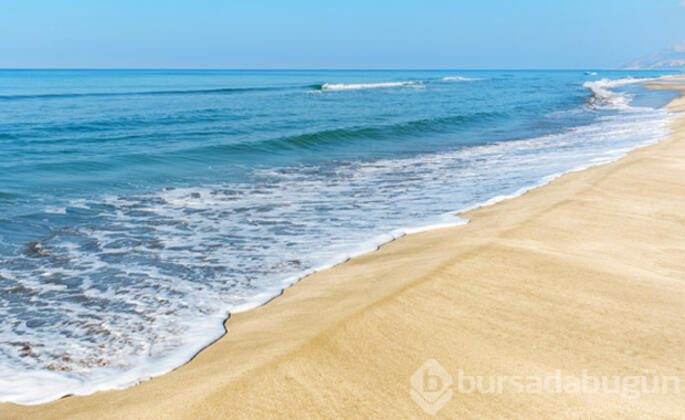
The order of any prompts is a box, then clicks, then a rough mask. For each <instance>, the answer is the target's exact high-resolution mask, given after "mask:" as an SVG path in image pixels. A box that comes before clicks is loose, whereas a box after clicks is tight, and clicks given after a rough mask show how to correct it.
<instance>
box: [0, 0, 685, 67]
mask: <svg viewBox="0 0 685 420" xmlns="http://www.w3.org/2000/svg"><path fill="white" fill-rule="evenodd" d="M684 1H685V0H518V1H517V0H451V1H449V0H422V1H419V0H393V1H387V0H376V1H374V0H344V1H343V0H320V1H313V0H311V1H310V0H281V1H276V0H224V1H219V0H196V1H180V0H165V1H162V0H147V1H146V0H138V1H132V0H117V1H112V0H100V1H96V0H40V1H38V0H0V67H3V68H19V67H30V68H39V67H78V68H101V67H106V68H178V67H180V68H609V67H617V66H620V65H621V64H623V63H626V62H628V61H630V60H632V59H634V58H636V57H639V56H642V55H645V54H648V53H650V52H652V51H655V50H659V49H662V48H666V47H670V46H673V45H676V44H679V43H682V42H683V41H685V6H684V5H683V2H684Z"/></svg>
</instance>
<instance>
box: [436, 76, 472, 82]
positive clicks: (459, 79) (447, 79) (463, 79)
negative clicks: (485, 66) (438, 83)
mask: <svg viewBox="0 0 685 420" xmlns="http://www.w3.org/2000/svg"><path fill="white" fill-rule="evenodd" d="M441 80H442V81H443V82H475V81H476V80H482V79H481V78H479V77H464V76H445V77H443V78H442V79H441Z"/></svg>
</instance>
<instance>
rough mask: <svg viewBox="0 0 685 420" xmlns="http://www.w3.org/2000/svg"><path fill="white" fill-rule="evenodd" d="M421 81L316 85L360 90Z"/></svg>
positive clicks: (412, 83) (416, 83) (398, 85)
mask: <svg viewBox="0 0 685 420" xmlns="http://www.w3.org/2000/svg"><path fill="white" fill-rule="evenodd" d="M421 85H423V82H419V81H406V82H381V83H350V84H345V83H324V84H322V85H316V86H315V87H316V88H318V89H319V90H360V89H379V88H393V87H406V86H421Z"/></svg>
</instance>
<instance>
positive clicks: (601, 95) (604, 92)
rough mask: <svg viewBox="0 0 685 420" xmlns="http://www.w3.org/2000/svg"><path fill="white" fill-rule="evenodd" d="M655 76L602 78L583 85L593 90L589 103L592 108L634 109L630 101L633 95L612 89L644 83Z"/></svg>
mask: <svg viewBox="0 0 685 420" xmlns="http://www.w3.org/2000/svg"><path fill="white" fill-rule="evenodd" d="M652 80H656V79H655V78H634V77H625V78H623V79H600V80H595V81H591V82H585V83H583V86H584V87H586V88H588V89H590V90H591V91H592V96H591V97H590V99H589V100H588V104H589V105H590V107H592V108H596V109H622V110H628V109H632V107H631V106H630V102H631V101H632V99H633V98H632V96H631V95H628V94H625V93H617V92H614V91H612V90H611V89H612V88H615V87H620V86H625V85H630V84H635V83H644V82H649V81H652Z"/></svg>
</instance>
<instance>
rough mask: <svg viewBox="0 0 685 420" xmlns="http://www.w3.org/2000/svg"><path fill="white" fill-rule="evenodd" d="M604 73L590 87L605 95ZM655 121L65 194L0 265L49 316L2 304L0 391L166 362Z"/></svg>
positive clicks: (62, 384)
mask: <svg viewBox="0 0 685 420" xmlns="http://www.w3.org/2000/svg"><path fill="white" fill-rule="evenodd" d="M615 82H616V81H613V82H612V81H607V82H603V84H601V85H598V86H595V88H599V89H605V90H606V91H607V92H608V93H607V95H610V94H613V92H611V91H610V89H611V87H612V86H620V84H619V85H616V84H615ZM612 83H614V84H612ZM618 83H627V82H625V81H624V82H618ZM631 83H633V82H631ZM593 91H594V89H593ZM667 123H668V114H667V113H666V112H665V111H662V110H648V109H631V111H630V112H621V113H618V114H617V115H608V116H605V117H601V118H600V119H599V120H598V121H597V123H595V124H592V125H587V126H581V127H577V128H574V129H572V130H568V131H566V132H563V133H559V134H554V135H548V136H542V137H536V138H530V139H526V140H519V141H507V142H500V143H493V144H487V145H481V146H475V147H468V148H463V149H459V150H454V151H449V152H441V153H431V154H424V155H420V156H416V157H412V158H406V159H383V160H374V161H356V162H347V163H343V164H339V165H336V166H317V165H309V166H297V167H281V168H272V169H263V170H256V171H254V173H252V175H251V177H252V178H251V182H250V183H230V182H227V183H225V184H220V185H206V186H201V187H189V188H176V189H165V190H160V191H157V192H153V193H150V194H145V195H129V196H112V197H107V198H103V199H102V200H95V201H84V200H78V201H74V202H72V203H71V204H72V206H71V207H73V208H74V209H78V211H79V212H81V213H83V212H92V214H93V218H92V222H91V223H89V224H87V225H85V224H84V225H82V226H78V227H75V228H74V227H72V228H70V229H69V230H66V231H64V232H60V234H59V235H54V236H52V237H50V238H46V239H45V241H44V243H42V244H41V249H43V250H45V251H46V255H45V256H33V257H30V256H26V255H22V256H20V257H18V258H17V259H16V260H5V261H3V264H2V265H0V279H5V280H7V281H14V282H16V284H17V285H20V286H21V289H18V290H17V291H16V293H15V294H14V298H16V299H26V301H27V302H32V303H31V304H32V305H33V306H35V307H39V308H41V311H43V312H45V313H46V314H47V315H49V316H52V317H55V318H56V320H54V321H53V318H49V319H50V320H51V322H50V323H48V324H45V325H40V324H39V325H26V324H22V323H21V322H15V321H16V320H17V318H16V313H15V312H14V308H13V307H12V306H7V305H5V306H2V305H0V316H2V317H3V319H4V320H5V322H4V323H3V324H0V343H3V344H2V345H3V346H8V347H7V348H12V349H14V348H17V349H19V350H18V353H19V354H20V356H13V354H16V353H17V351H14V352H7V357H6V358H3V360H2V362H1V363H0V401H11V402H16V403H23V404H35V403H41V402H45V401H49V400H54V399H56V398H59V397H61V396H63V395H67V394H75V395H85V394H89V393H92V392H96V391H99V390H105V389H116V388H123V387H127V386H130V385H133V384H135V383H137V382H140V381H141V380H145V379H147V378H150V377H152V376H156V375H160V374H163V373H166V372H168V371H170V370H172V369H173V368H175V367H177V366H179V365H181V364H183V363H185V362H186V361H188V360H189V359H190V358H191V357H192V356H193V355H194V354H196V353H197V352H198V351H199V350H201V349H202V348H203V347H204V346H206V345H207V344H209V343H211V342H212V341H213V340H215V339H217V338H218V337H220V336H221V335H222V334H224V328H223V320H224V319H225V318H226V316H227V314H228V313H235V312H240V311H244V310H247V309H250V308H253V307H255V306H258V305H261V304H263V303H265V302H267V301H268V300H270V299H272V298H273V297H274V296H277V295H278V294H279V293H281V291H282V289H283V288H285V287H288V286H289V285H291V284H292V283H294V282H296V281H297V280H298V279H300V278H301V277H302V276H305V275H307V274H310V273H312V272H314V271H317V270H321V269H324V268H327V267H331V266H333V265H335V264H338V263H340V262H343V261H345V260H347V259H349V258H351V257H353V256H355V255H359V254H361V253H366V252H369V251H372V250H374V249H376V248H378V246H380V245H382V244H384V243H387V242H389V241H392V240H394V239H395V238H398V237H400V236H402V235H404V234H407V233H415V232H419V231H423V230H427V229H434V228H439V227H447V226H455V225H458V224H463V223H465V222H466V220H465V219H463V218H461V217H459V216H457V215H455V212H456V211H458V210H467V209H472V208H474V207H478V206H482V205H490V204H493V203H495V202H498V201H501V200H504V199H507V198H510V197H513V196H517V195H520V194H522V193H525V192H526V191H528V190H530V189H532V188H535V187H536V186H539V185H541V184H544V183H547V182H549V181H550V180H552V179H554V178H555V177H557V176H559V175H560V174H563V173H566V172H569V171H573V170H578V169H582V168H585V167H587V166H591V165H596V164H600V163H604V162H608V161H611V160H615V159H617V158H619V157H621V156H623V155H624V154H625V153H626V152H627V151H629V150H631V149H633V148H635V147H639V146H643V145H646V144H649V143H653V142H655V141H657V140H659V139H660V138H663V136H665V135H666V134H667V133H668V126H667ZM67 210H69V209H67ZM102 279H107V281H99V280H102ZM65 314H66V315H65ZM21 354H25V355H27V356H26V357H24V356H21Z"/></svg>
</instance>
